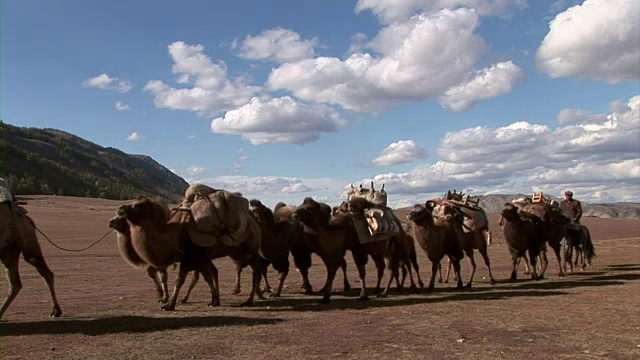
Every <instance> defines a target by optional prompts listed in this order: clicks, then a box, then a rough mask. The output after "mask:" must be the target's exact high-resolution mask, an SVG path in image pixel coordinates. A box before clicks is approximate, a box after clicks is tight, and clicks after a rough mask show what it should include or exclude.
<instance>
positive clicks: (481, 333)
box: [0, 196, 640, 360]
mask: <svg viewBox="0 0 640 360" xmlns="http://www.w3.org/2000/svg"><path fill="white" fill-rule="evenodd" d="M27 200H28V204H27V205H26V208H27V209H28V211H29V214H30V215H31V216H32V217H33V218H34V220H35V221H36V223H37V226H38V227H39V228H40V229H41V230H42V231H43V232H44V233H45V234H46V235H47V236H48V237H49V238H50V239H51V240H53V241H54V242H55V243H56V244H58V245H60V246H63V247H68V248H81V247H84V246H86V245H88V244H90V243H92V242H94V241H96V240H97V239H99V238H100V237H101V236H103V235H104V234H105V233H107V231H108V230H109V228H108V227H107V222H108V220H109V218H110V217H111V216H112V215H113V214H114V212H115V209H116V208H117V207H118V205H119V204H121V203H122V202H118V201H109V200H96V199H85V198H70V197H50V196H31V197H28V198H27ZM490 221H491V225H492V231H493V234H494V239H495V241H494V244H493V245H492V246H491V247H490V248H489V255H490V257H491V260H492V270H493V274H494V276H495V277H496V279H497V280H498V284H497V285H495V286H492V285H490V284H489V282H488V280H487V279H486V278H485V277H486V276H487V270H486V268H485V266H484V264H482V260H481V257H480V256H479V254H476V261H477V262H478V270H477V272H476V277H475V282H474V287H473V288H472V289H470V290H465V291H457V290H455V289H454V288H453V284H451V283H449V284H436V291H435V292H434V293H430V294H427V293H425V292H424V291H421V292H420V293H418V294H408V293H403V294H398V293H396V292H393V291H392V292H391V294H390V296H389V297H388V298H385V299H378V298H375V297H373V298H372V299H371V300H370V301H366V302H362V301H358V300H357V296H358V290H359V289H358V288H359V287H360V285H359V282H358V278H357V274H356V271H355V266H354V265H353V262H352V259H351V255H350V254H348V255H347V263H348V266H349V272H348V278H349V280H350V281H351V283H352V286H353V287H354V288H355V289H353V290H351V291H350V292H348V293H347V294H343V293H342V292H341V291H342V276H338V277H337V279H336V281H335V284H334V289H335V294H334V296H333V297H332V302H331V304H329V305H320V304H318V300H319V299H320V296H317V295H314V296H305V295H303V294H302V292H301V291H300V290H299V286H300V282H301V281H300V279H301V278H300V275H299V274H298V273H297V272H296V271H295V268H294V267H293V266H292V268H291V272H290V274H289V277H288V278H287V280H286V282H285V286H286V288H285V289H284V291H283V296H282V298H278V299H268V300H264V301H258V302H257V304H256V305H254V306H252V307H248V308H244V307H240V306H239V304H240V303H241V302H242V301H243V300H244V299H245V297H246V296H247V290H248V284H249V282H250V276H249V271H248V270H245V273H244V274H243V281H244V283H243V290H242V293H241V294H240V295H232V293H231V292H232V288H233V280H234V270H233V266H232V263H231V262H230V261H229V260H227V259H219V260H216V261H215V263H216V266H217V267H218V268H219V270H220V284H221V300H222V306H220V307H216V308H210V307H207V302H208V301H209V298H208V289H207V286H206V284H205V283H204V282H202V283H200V284H198V286H197V287H196V288H195V290H194V293H193V295H192V300H191V302H190V303H189V304H184V305H180V304H179V305H178V306H177V310H176V311H174V312H162V311H160V305H159V304H158V303H156V299H155V292H154V290H153V284H152V282H151V281H150V280H149V279H148V278H147V276H146V274H144V273H143V272H142V271H141V270H138V269H134V268H132V267H131V266H129V265H128V264H127V263H125V262H124V260H123V259H122V258H121V257H120V255H119V253H118V250H117V248H116V244H115V240H116V237H115V234H114V233H111V234H109V235H108V236H107V238H106V239H105V240H104V241H102V242H100V243H99V244H98V245H97V246H95V247H93V248H91V249H90V250H87V251H83V252H66V251H61V250H58V249H56V248H54V247H53V246H52V245H51V244H49V243H48V242H47V241H46V240H45V239H44V237H42V236H40V243H41V244H42V247H43V251H44V253H45V257H46V259H47V261H48V263H49V265H50V267H51V269H52V270H53V271H54V273H55V275H56V288H57V293H58V297H59V301H60V304H61V306H62V310H63V315H62V317H61V318H57V319H51V318H49V317H48V314H49V312H50V310H51V305H50V302H49V297H48V293H47V290H46V287H45V285H44V282H43V281H42V279H41V278H40V277H39V276H38V274H37V273H36V272H35V270H34V269H33V268H32V267H31V266H30V265H28V264H26V263H25V262H24V261H23V262H21V271H22V272H21V275H22V280H23V285H24V288H23V290H22V291H21V292H20V294H19V295H18V297H17V298H16V300H15V301H14V303H13V304H12V306H11V307H10V308H9V310H8V311H7V312H6V313H5V315H4V319H3V321H2V323H0V358H1V359H2V360H8V359H65V360H67V359H232V358H233V359H286V358H290V359H327V358H340V359H396V360H397V359H515V358H519V359H534V358H535V359H639V358H640V220H618V219H596V218H586V219H584V221H583V223H584V224H586V225H587V226H588V227H589V228H590V229H591V232H592V235H593V237H594V240H595V241H594V243H595V247H596V252H597V257H596V258H595V261H594V263H593V266H591V267H588V268H587V270H586V271H584V272H583V271H576V272H573V273H570V274H568V276H566V277H565V278H558V277H557V269H558V268H557V263H556V262H555V260H552V261H551V262H550V265H549V269H548V271H547V276H546V279H544V280H541V281H536V282H533V281H530V280H526V279H525V276H524V275H522V270H521V273H520V279H522V280H520V281H518V282H516V283H507V282H506V279H507V278H508V277H509V274H510V260H509V255H508V251H507V248H506V246H505V244H504V241H503V239H502V236H501V231H500V229H499V228H498V226H497V216H496V215H491V219H490ZM419 251H420V250H419ZM419 261H420V265H421V268H420V272H421V277H422V279H423V280H424V281H425V282H427V281H428V278H429V274H430V264H429V263H428V260H427V259H426V257H425V256H424V255H423V254H422V253H421V252H419ZM462 271H463V277H464V278H465V279H466V278H467V277H468V274H469V265H468V263H467V261H466V260H464V261H463V267H462ZM175 273H176V272H175V271H172V272H171V273H170V283H169V285H170V286H171V287H172V286H173V279H174V277H175ZM310 275H311V280H312V284H313V286H314V288H315V289H316V290H317V289H319V288H320V287H321V286H322V284H323V283H324V277H325V269H324V266H323V264H322V262H321V261H320V260H319V258H317V257H316V258H314V265H313V267H312V268H311V272H310ZM269 278H270V279H271V281H272V283H274V284H275V282H276V274H275V273H274V272H273V271H271V270H270V273H269ZM374 283H375V272H374V267H373V264H371V263H370V264H369V265H368V277H367V286H368V287H373V285H374ZM383 283H384V282H383ZM6 291H7V281H6V280H5V278H3V279H2V280H1V281H0V293H1V295H2V296H3V297H4V294H5V293H6Z"/></svg>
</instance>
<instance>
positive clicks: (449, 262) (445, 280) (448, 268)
mask: <svg viewBox="0 0 640 360" xmlns="http://www.w3.org/2000/svg"><path fill="white" fill-rule="evenodd" d="M438 269H439V270H440V279H438V282H439V283H441V282H442V266H438ZM450 272H451V259H449V258H447V276H445V278H444V283H445V284H448V283H449V273H450ZM453 280H454V281H455V280H456V279H453Z"/></svg>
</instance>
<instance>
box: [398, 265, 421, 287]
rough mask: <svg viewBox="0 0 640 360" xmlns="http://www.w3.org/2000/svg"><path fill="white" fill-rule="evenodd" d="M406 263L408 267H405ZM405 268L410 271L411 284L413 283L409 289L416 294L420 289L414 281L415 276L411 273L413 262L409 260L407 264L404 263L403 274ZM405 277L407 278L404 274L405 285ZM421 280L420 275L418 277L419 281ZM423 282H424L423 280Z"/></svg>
mask: <svg viewBox="0 0 640 360" xmlns="http://www.w3.org/2000/svg"><path fill="white" fill-rule="evenodd" d="M405 263H406V265H405ZM405 267H406V268H407V269H408V272H409V282H410V283H411V285H410V286H409V288H410V289H411V292H416V290H417V289H418V287H417V286H416V282H415V280H414V279H413V274H412V273H411V260H408V261H406V262H403V265H402V270H403V272H405ZM405 276H406V275H404V274H403V280H402V283H403V284H404V277H405ZM419 278H420V275H418V279H419ZM421 282H422V280H421Z"/></svg>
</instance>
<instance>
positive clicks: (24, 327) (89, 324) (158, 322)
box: [0, 315, 284, 337]
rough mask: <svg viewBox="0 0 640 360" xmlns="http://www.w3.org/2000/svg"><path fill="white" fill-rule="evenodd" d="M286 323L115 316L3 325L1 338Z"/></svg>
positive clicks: (211, 317)
mask: <svg viewBox="0 0 640 360" xmlns="http://www.w3.org/2000/svg"><path fill="white" fill-rule="evenodd" d="M282 321H284V320H283V319H273V318H269V319H264V318H251V317H239V316H217V315H212V316H192V317H179V318H178V317H148V316H114V317H108V318H107V317H105V318H96V319H64V318H62V319H56V320H45V321H35V322H19V323H11V322H3V323H1V324H0V336H1V337H5V336H22V335H60V334H84V335H93V336H96V335H107V334H123V333H150V332H156V331H164V330H177V329H184V328H210V327H220V326H234V325H244V326H247V325H249V326H254V325H270V324H276V323H279V322H282Z"/></svg>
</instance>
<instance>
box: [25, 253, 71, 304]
mask: <svg viewBox="0 0 640 360" xmlns="http://www.w3.org/2000/svg"><path fill="white" fill-rule="evenodd" d="M25 260H26V261H27V262H28V263H29V264H31V265H33V267H35V268H36V270H37V271H38V274H40V276H42V278H43V279H44V281H45V282H46V283H47V288H48V289H49V296H50V297H51V303H52V304H53V309H52V310H51V317H59V316H60V315H62V310H61V309H60V304H58V299H57V297H56V290H55V286H54V283H55V281H54V276H53V272H52V271H51V269H49V266H47V262H46V261H45V260H44V257H43V256H42V255H36V256H30V255H27V254H25Z"/></svg>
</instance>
